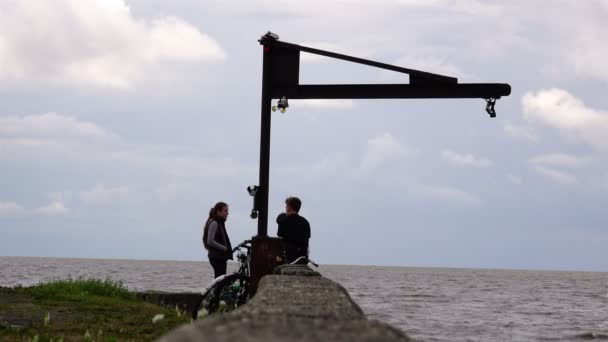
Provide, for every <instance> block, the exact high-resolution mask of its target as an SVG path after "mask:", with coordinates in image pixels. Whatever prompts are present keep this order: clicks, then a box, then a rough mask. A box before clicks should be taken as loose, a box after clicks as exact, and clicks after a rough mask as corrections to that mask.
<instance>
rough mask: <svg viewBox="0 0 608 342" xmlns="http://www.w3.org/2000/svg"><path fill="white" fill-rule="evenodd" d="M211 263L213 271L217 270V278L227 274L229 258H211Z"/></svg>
mask: <svg viewBox="0 0 608 342" xmlns="http://www.w3.org/2000/svg"><path fill="white" fill-rule="evenodd" d="M209 263H210V264H211V267H213V272H215V277H216V278H217V277H219V276H222V275H224V274H226V267H227V266H228V260H226V259H219V258H209Z"/></svg>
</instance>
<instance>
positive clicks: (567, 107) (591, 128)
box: [522, 88, 608, 151]
mask: <svg viewBox="0 0 608 342" xmlns="http://www.w3.org/2000/svg"><path fill="white" fill-rule="evenodd" d="M522 105H523V110H524V118H525V119H526V120H528V121H529V122H530V123H540V124H544V125H546V126H549V127H553V128H556V129H558V130H560V132H562V134H564V136H566V137H567V138H570V139H576V140H581V141H583V142H585V143H587V144H589V145H591V146H592V147H594V148H596V149H598V150H602V151H606V150H608V134H606V132H608V112H605V111H601V110H597V109H593V108H589V107H587V106H585V104H584V103H583V102H582V101H581V100H579V99H577V98H576V97H574V96H572V95H571V94H570V93H568V92H567V91H565V90H561V89H555V88H553V89H548V90H540V91H538V92H537V93H527V94H526V95H525V96H524V97H523V99H522Z"/></svg>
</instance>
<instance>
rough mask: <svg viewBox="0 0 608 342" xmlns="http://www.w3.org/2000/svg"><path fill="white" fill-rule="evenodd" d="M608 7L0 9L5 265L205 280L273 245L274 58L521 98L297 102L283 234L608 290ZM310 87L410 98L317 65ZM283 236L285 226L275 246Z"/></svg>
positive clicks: (351, 0) (277, 153)
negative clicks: (70, 262)
mask: <svg viewBox="0 0 608 342" xmlns="http://www.w3.org/2000/svg"><path fill="white" fill-rule="evenodd" d="M607 17H608V1H606V0H596V1H593V0H588V1H574V0H572V1H566V0H554V1H528V0H526V1H523V0H522V1H509V2H506V4H505V3H504V2H503V1H480V0H462V1H448V0H433V1H429V0H377V1H363V0H342V1H327V0H323V1H321V0H308V1H278V0H248V1H220V0H206V1H194V0H174V1H158V0H133V1H128V0H127V1H122V0H105V1H102V0H98V1H95V0H53V1H17V0H0V255H5V256H6V255H9V256H10V255H15V256H16V255H23V256H60V257H95V258H143V259H178V260H206V253H204V251H203V249H202V246H201V233H202V223H203V222H204V220H205V218H206V215H207V213H208V211H209V208H210V207H211V206H212V205H213V204H214V203H215V202H216V201H220V200H221V201H226V202H228V203H229V204H230V209H231V215H230V218H229V221H228V224H227V226H228V229H229V233H230V236H231V239H232V240H233V242H235V243H236V242H237V241H241V240H243V239H245V238H249V237H251V236H252V235H254V234H255V233H256V224H257V222H256V221H254V220H251V219H250V218H249V217H248V215H249V211H250V209H251V206H252V201H251V197H249V196H248V194H247V192H246V191H245V188H246V186H247V185H252V184H256V183H257V177H258V157H259V115H260V114H259V110H260V109H259V108H260V92H261V87H260V86H261V71H262V70H261V61H262V49H261V47H260V46H259V44H258V42H257V39H258V38H259V36H260V35H262V34H264V33H265V32H266V31H268V30H271V31H273V32H276V33H277V34H279V35H280V37H281V40H284V41H288V42H293V43H298V44H302V45H308V46H311V47H317V48H321V49H327V50H332V51H336V52H341V53H347V54H353V55H356V56H360V57H364V58H369V59H374V60H378V61H382V62H386V63H392V64H397V65H401V66H404V67H409V68H418V69H421V70H425V71H430V72H435V73H441V74H445V75H449V76H455V77H458V78H459V82H498V83H509V84H511V86H512V88H513V91H512V94H511V96H509V97H506V98H502V99H500V100H499V101H498V103H497V105H496V110H497V112H498V117H497V118H494V119H491V118H489V116H488V115H487V114H486V113H485V111H484V109H485V103H484V101H483V100H481V99H478V100H458V99H455V100H434V101H431V100H356V101H344V100H341V101H308V102H305V101H292V102H291V103H290V105H291V107H290V108H289V111H288V112H287V113H286V114H280V113H276V114H274V116H273V122H272V125H273V127H272V150H271V193H270V207H271V213H270V221H271V222H274V217H275V216H276V214H278V213H279V212H280V210H281V209H282V208H283V200H284V198H285V197H287V196H289V195H297V196H299V197H301V198H302V200H303V208H302V212H301V213H302V215H304V216H305V217H307V218H308V219H309V221H310V222H311V225H312V240H311V253H312V257H313V258H314V259H315V260H317V261H318V262H319V263H341V264H376V265H403V266H439V267H487V268H525V269H564V270H596V271H608V247H607V246H608V215H607V214H606V203H607V200H608V158H607V156H608V96H606V95H607V93H608V44H606V40H605V39H606V36H608V25H606V18H607ZM301 81H302V83H406V82H407V81H408V79H407V76H405V77H404V75H401V74H396V73H391V72H386V71H381V70H378V69H373V68H369V67H365V66H361V65H351V64H349V63H347V62H341V61H335V60H334V61H332V60H329V59H326V58H321V57H315V56H310V55H303V56H302V65H301ZM269 232H270V233H272V234H273V235H274V234H275V233H276V225H274V224H272V225H271V226H270V227H269Z"/></svg>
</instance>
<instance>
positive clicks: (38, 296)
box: [0, 279, 190, 342]
mask: <svg viewBox="0 0 608 342" xmlns="http://www.w3.org/2000/svg"><path fill="white" fill-rule="evenodd" d="M153 320H154V322H153ZM188 322H190V317H189V315H188V314H185V313H183V312H181V311H179V310H176V309H173V308H167V307H162V306H158V305H156V304H152V303H148V302H144V301H142V300H139V299H137V298H136V297H135V295H134V294H133V293H131V292H129V290H128V289H127V287H126V286H124V284H122V283H121V282H115V281H112V280H109V279H106V280H98V279H70V280H57V281H52V282H50V283H45V284H38V285H35V286H32V287H17V288H0V341H38V342H42V341H49V342H50V341H127V340H129V341H131V340H135V341H149V340H153V339H155V338H157V337H160V336H162V335H163V334H165V333H167V332H168V331H169V330H171V329H173V328H175V327H177V326H179V325H181V324H183V323H188Z"/></svg>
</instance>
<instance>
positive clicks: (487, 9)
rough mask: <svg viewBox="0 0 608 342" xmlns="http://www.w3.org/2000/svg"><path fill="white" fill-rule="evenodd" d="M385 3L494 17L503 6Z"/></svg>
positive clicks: (466, 1)
mask: <svg viewBox="0 0 608 342" xmlns="http://www.w3.org/2000/svg"><path fill="white" fill-rule="evenodd" d="M386 2H388V3H391V2H394V3H398V4H400V5H403V6H409V7H418V8H429V9H434V10H440V11H449V12H458V13H463V14H469V15H485V16H496V15H500V14H501V13H502V10H503V7H504V6H503V5H500V4H496V3H488V2H487V1H478V0H462V1H451V0H396V1H394V0H393V1H391V0H387V1H386Z"/></svg>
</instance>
